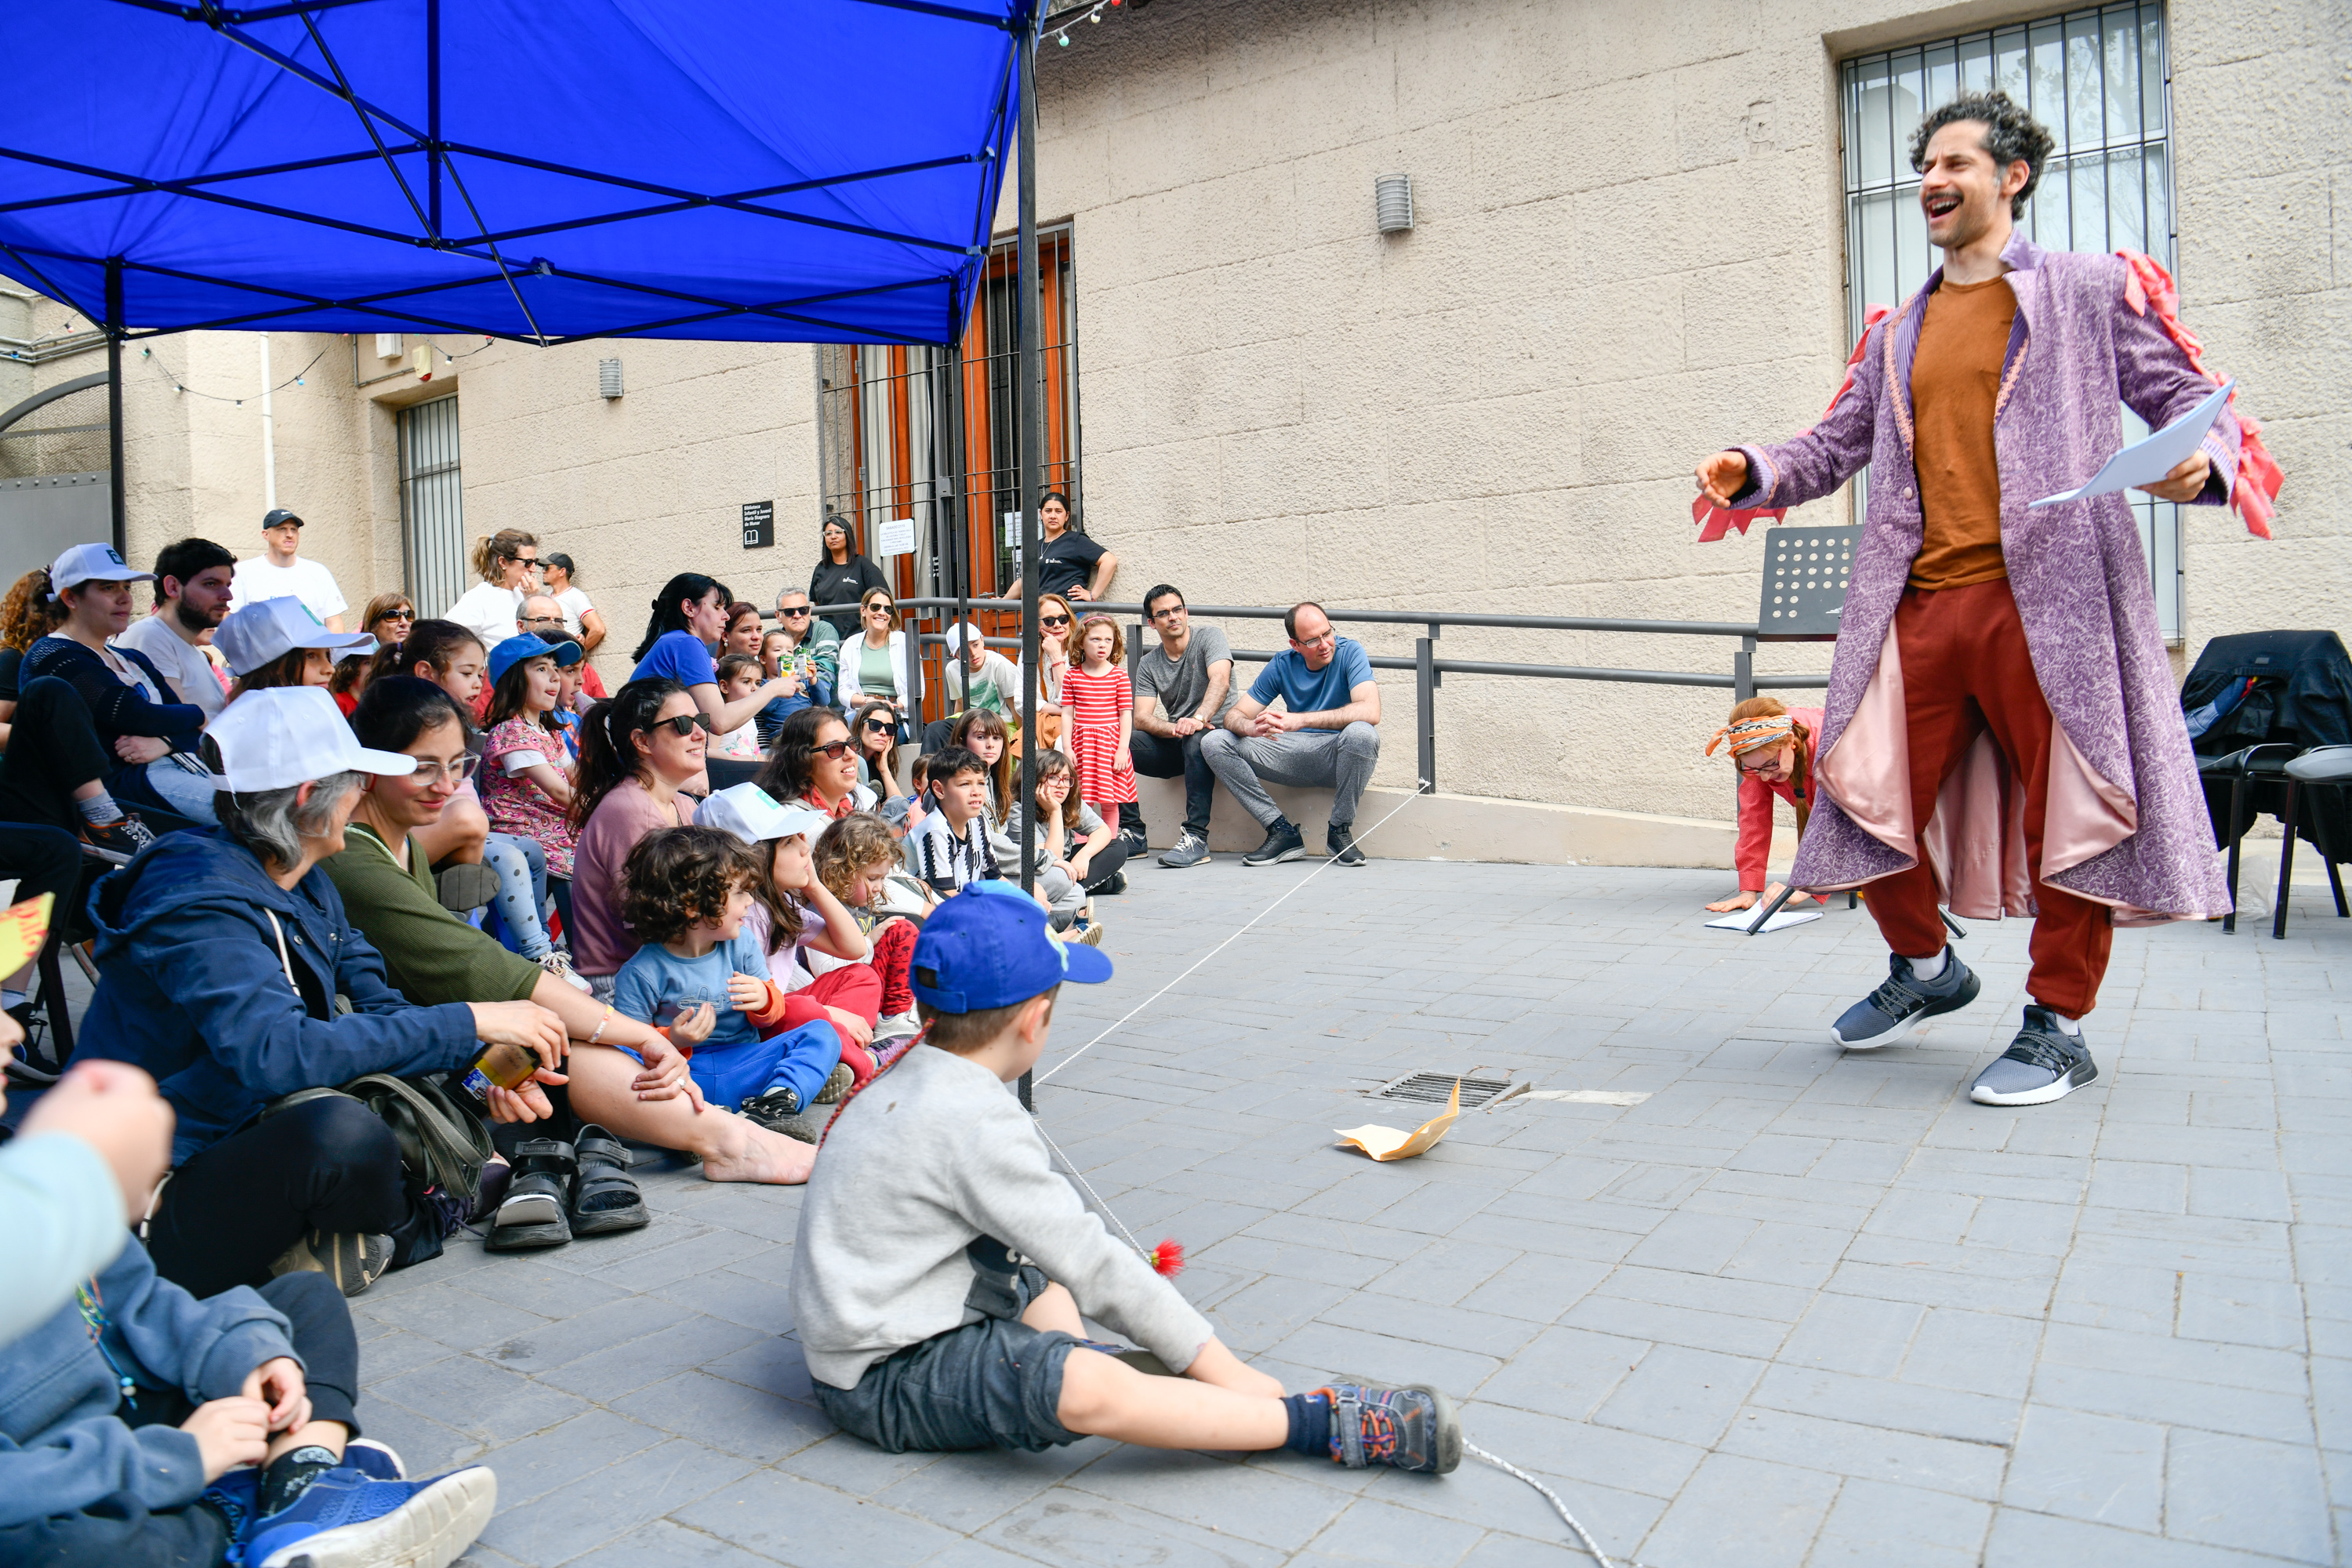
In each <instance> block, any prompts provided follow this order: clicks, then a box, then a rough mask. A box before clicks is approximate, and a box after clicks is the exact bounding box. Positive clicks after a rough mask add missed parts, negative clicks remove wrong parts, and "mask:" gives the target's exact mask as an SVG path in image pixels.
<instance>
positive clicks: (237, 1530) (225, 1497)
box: [196, 1465, 261, 1563]
mask: <svg viewBox="0 0 2352 1568" xmlns="http://www.w3.org/2000/svg"><path fill="white" fill-rule="evenodd" d="M260 1498H261V1472H260V1471H259V1470H257V1469H256V1468H254V1467H253V1466H251V1465H244V1466H240V1467H239V1468H236V1469H234V1470H230V1471H227V1472H226V1473H225V1474H224V1475H223V1476H222V1477H221V1479H218V1480H216V1481H215V1482H214V1483H213V1484H212V1485H210V1486H208V1487H206V1488H205V1489H204V1491H203V1493H202V1494H201V1495H200V1496H198V1497H197V1499H196V1500H197V1501H198V1502H200V1503H203V1504H204V1505H205V1506H206V1507H207V1508H210V1509H212V1510H214V1511H215V1512H216V1513H218V1514H219V1515H220V1516H221V1518H222V1519H223V1520H225V1521H227V1524H228V1561H230V1562H232V1563H234V1562H236V1561H238V1558H237V1555H236V1552H237V1543H238V1542H242V1541H243V1540H244V1539H245V1532H246V1531H248V1530H250V1529H251V1528H252V1527H253V1516H254V1515H255V1514H257V1513H259V1512H260V1511H261V1504H260Z"/></svg>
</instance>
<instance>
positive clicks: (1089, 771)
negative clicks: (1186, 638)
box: [1062, 616, 1135, 822]
mask: <svg viewBox="0 0 2352 1568" xmlns="http://www.w3.org/2000/svg"><path fill="white" fill-rule="evenodd" d="M1126 660H1127V639H1126V638H1125V637H1121V636H1120V635H1119V630H1118V622H1117V621H1115V620H1112V619H1111V618H1110V617H1109V616H1087V618H1086V619H1085V620H1083V621H1081V622H1080V623H1078V657H1077V658H1076V659H1074V660H1072V661H1071V664H1070V668H1069V669H1068V670H1067V671H1066V672H1065V673H1064V675H1063V676H1062V710H1063V711H1064V712H1065V713H1066V714H1068V715H1069V739H1068V742H1066V743H1067V746H1068V749H1069V752H1070V761H1071V762H1072V763H1074V764H1075V765H1076V768H1077V773H1078V795H1079V797H1080V798H1081V799H1083V800H1084V801H1085V802H1086V803H1087V805H1091V806H1093V807H1094V808H1095V809H1096V810H1097V811H1098V812H1100V813H1101V814H1102V815H1103V816H1104V817H1105V818H1106V819H1107V820H1108V821H1111V822H1117V821H1118V819H1119V811H1118V808H1119V807H1120V806H1121V805H1131V804H1133V803H1134V800H1135V763H1133V762H1131V761H1129V758H1128V754H1127V742H1128V738H1129V736H1131V735H1132V734H1134V732H1135V691H1134V689H1133V688H1132V687H1130V686H1129V684H1128V679H1127V663H1126Z"/></svg>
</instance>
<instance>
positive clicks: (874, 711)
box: [849, 700, 899, 801]
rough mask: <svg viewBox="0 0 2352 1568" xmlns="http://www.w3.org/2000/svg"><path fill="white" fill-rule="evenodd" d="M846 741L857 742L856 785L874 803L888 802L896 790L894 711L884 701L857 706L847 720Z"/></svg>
mask: <svg viewBox="0 0 2352 1568" xmlns="http://www.w3.org/2000/svg"><path fill="white" fill-rule="evenodd" d="M849 738H850V739H851V740H853V741H855V742H856V743H857V782H858V783H859V784H863V785H864V786H865V788H866V794H868V795H872V796H873V797H874V799H876V800H877V801H885V800H888V799H889V798H890V797H891V796H893V795H897V794H898V793H899V790H898V709H896V708H894V707H892V706H891V705H890V704H889V703H887V702H883V701H874V700H869V701H866V702H863V703H860V704H859V705H858V707H857V710H856V712H855V713H854V714H852V715H851V717H850V721H849Z"/></svg>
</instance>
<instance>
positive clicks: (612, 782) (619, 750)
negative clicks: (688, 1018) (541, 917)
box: [572, 679, 710, 1002]
mask: <svg viewBox="0 0 2352 1568" xmlns="http://www.w3.org/2000/svg"><path fill="white" fill-rule="evenodd" d="M709 739H710V721H709V719H708V718H707V717H705V716H704V714H703V713H702V712H701V711H700V710H698V709H697V708H696V707H695V704H694V699H693V697H692V696H691V695H689V694H688V691H687V689H686V688H685V687H683V686H680V685H679V684H678V683H677V681H675V680H659V679H656V680H632V681H631V682H629V683H628V684H627V685H626V686H624V687H622V688H621V689H620V690H618V691H616V692H614V693H613V695H612V697H611V698H610V699H608V700H605V701H603V702H599V703H597V704H596V706H594V707H593V708H591V709H590V710H588V712H587V714H586V716H584V717H583V719H582V720H581V721H580V776H579V782H578V783H577V784H575V785H574V786H573V795H572V826H574V827H575V828H577V829H578V831H579V834H580V839H579V844H578V847H575V848H574V849H573V850H572V968H573V969H574V970H575V971H577V972H578V973H580V974H581V975H582V976H583V978H585V979H586V980H587V982H588V984H589V988H590V989H591V990H592V991H593V993H594V994H595V995H596V998H597V999H598V1000H599V1001H604V1002H609V1001H611V1000H612V997H613V976H614V974H616V973H619V971H620V968H621V965H622V964H624V963H627V962H628V959H629V955H630V954H631V953H634V952H636V951H637V939H636V938H635V935H633V934H632V933H631V931H630V930H629V926H628V923H627V922H626V921H624V920H623V919H622V918H621V868H622V866H623V865H624V864H625V863H626V862H627V860H628V858H629V851H630V850H632V849H635V847H637V843H638V841H639V840H640V839H642V838H644V837H646V835H647V834H648V833H652V832H654V831H656V829H659V828H664V827H684V826H687V825H688V824H689V823H691V822H692V821H693V820H694V807H693V805H692V803H690V802H686V801H681V800H679V799H678V791H679V790H681V789H683V788H684V787H685V786H686V785H688V784H695V783H697V782H698V781H699V780H701V779H702V777H703V776H704V773H705V771H706V770H705V768H704V764H703V752H704V748H705V747H706V746H707V745H708V744H709Z"/></svg>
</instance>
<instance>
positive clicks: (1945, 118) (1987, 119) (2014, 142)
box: [1911, 92, 2057, 218]
mask: <svg viewBox="0 0 2352 1568" xmlns="http://www.w3.org/2000/svg"><path fill="white" fill-rule="evenodd" d="M1960 121H1974V122H1975V123H1977V124H1979V125H1981V126H1983V127H1984V128H1985V133H1984V142H1983V145H1984V150H1985V151H1986V152H1988V153H1991V154H1992V161H1993V163H1995V164H1996V165H1998V166H1999V168H2000V172H2001V173H2003V174H2007V173H2008V172H2009V166H2010V165H2011V163H2022V164H2024V165H2025V188H2024V189H2023V190H2021V191H2020V192H2018V193H2017V195H2014V196H2012V197H2011V198H2010V203H2009V216H2011V217H2013V218H2019V217H2023V216H2025V204H2026V202H2027V200H2028V199H2029V198H2030V197H2032V195H2033V188H2034V187H2035V186H2036V185H2039V184H2041V183H2042V164H2044V163H2048V162H2049V161H2050V150H2051V149H2052V148H2053V147H2054V146H2056V145H2057V142H2056V141H2055V140H2054V139H2053V137H2052V136H2051V134H2050V132H2049V129H2048V128H2047V127H2046V126H2044V125H2043V124H2042V121H2039V120H2036V119H2034V118H2033V116H2032V115H2031V114H2028V113H2026V112H2025V110H2022V109H2020V108H2019V107H2018V106H2017V104H2016V103H2015V102H2014V101H2013V100H2011V98H2010V96H2009V94H2007V93H2005V92H1964V93H1962V94H1960V96H1959V97H1958V98H1956V99H1954V100H1952V101H1951V102H1949V103H1948V104H1946V105H1944V106H1943V107H1942V108H1941V109H1938V110H1936V111H1935V112H1934V113H1932V114H1930V115H1928V116H1927V118H1926V119H1925V120H1922V121H1919V129H1918V130H1916V131H1914V132H1912V133H1911V167H1912V168H1913V169H1914V170H1916V171H1924V170H1925V169H1926V168H1927V143H1928V142H1930V141H1931V140H1933V139H1934V137H1935V134H1936V132H1938V131H1941V130H1942V129H1943V128H1944V127H1945V126H1947V125H1953V124H1958V122H1960Z"/></svg>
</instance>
